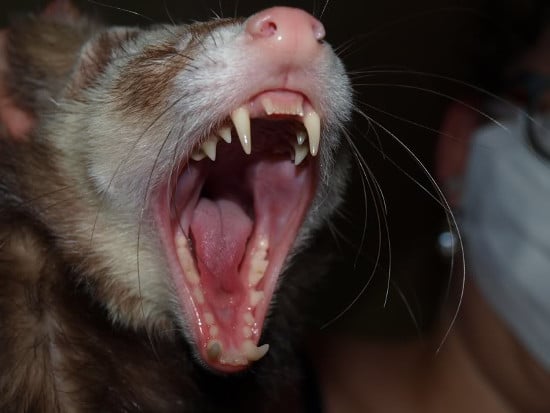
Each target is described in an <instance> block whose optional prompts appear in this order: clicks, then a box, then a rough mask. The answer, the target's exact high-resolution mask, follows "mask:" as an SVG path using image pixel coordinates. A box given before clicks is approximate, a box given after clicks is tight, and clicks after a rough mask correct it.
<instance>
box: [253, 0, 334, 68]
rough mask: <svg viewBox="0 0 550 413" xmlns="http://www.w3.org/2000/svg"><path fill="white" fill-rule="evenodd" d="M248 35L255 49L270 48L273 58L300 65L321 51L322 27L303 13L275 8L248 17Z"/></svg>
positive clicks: (297, 10)
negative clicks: (256, 47)
mask: <svg viewBox="0 0 550 413" xmlns="http://www.w3.org/2000/svg"><path fill="white" fill-rule="evenodd" d="M245 30H246V32H247V33H248V34H249V35H250V36H251V37H252V40H253V43H254V45H255V46H258V47H261V48H263V49H266V48H267V49H269V53H270V54H273V57H272V58H273V59H274V60H276V59H283V60H285V61H289V60H290V61H291V62H292V63H296V64H300V63H302V62H304V61H309V60H311V59H312V58H314V57H315V56H316V55H317V54H318V53H320V52H321V50H322V45H321V41H322V40H323V39H324V37H325V28H324V26H323V24H322V23H321V22H320V21H318V20H317V19H316V18H315V17H313V16H311V15H310V14H308V13H306V12H305V11H303V10H300V9H295V8H290V7H273V8H270V9H267V10H263V11H261V12H259V13H256V14H254V15H253V16H251V17H249V18H248V20H247V21H246V25H245Z"/></svg>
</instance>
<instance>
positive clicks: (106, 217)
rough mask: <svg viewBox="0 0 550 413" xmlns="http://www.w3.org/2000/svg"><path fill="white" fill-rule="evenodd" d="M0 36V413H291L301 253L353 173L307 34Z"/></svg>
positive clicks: (344, 86)
mask: <svg viewBox="0 0 550 413" xmlns="http://www.w3.org/2000/svg"><path fill="white" fill-rule="evenodd" d="M2 36H3V38H2V43H1V44H2V47H1V49H2V50H0V51H1V53H2V54H3V55H4V56H5V59H4V60H5V62H3V64H2V78H3V81H2V84H1V88H0V90H2V91H3V92H2V93H3V94H4V95H5V96H2V102H3V103H2V104H1V105H0V119H2V121H3V125H2V131H1V132H0V134H1V135H2V136H1V139H0V349H1V352H0V372H1V374H0V411H2V412H49V413H51V412H210V411H212V412H217V411H224V412H226V411H239V412H247V411H251V412H268V411H269V412H270V411H281V409H283V408H284V409H286V411H292V408H295V409H296V411H303V410H304V409H303V408H302V401H301V399H302V398H303V397H302V394H301V387H300V386H301V385H302V384H301V383H303V376H304V375H303V374H302V369H301V357H300V355H299V345H298V343H299V342H300V330H301V328H302V325H303V322H302V321H301V320H303V319H304V314H303V312H304V311H305V308H306V303H307V302H308V300H309V298H310V297H309V296H310V293H309V292H310V291H311V288H312V286H313V285H314V284H315V282H316V281H317V280H318V279H319V278H320V277H321V275H322V273H323V268H325V267H326V265H325V264H326V260H327V259H328V258H327V257H326V256H319V255H317V254H316V253H315V251H312V250H311V248H309V245H310V244H311V240H312V239H313V238H314V236H315V234H316V232H317V231H318V230H319V229H320V228H321V227H322V226H323V225H324V224H325V223H326V222H327V220H328V219H329V218H330V217H331V215H332V214H333V212H334V211H335V210H336V209H337V208H338V206H339V204H340V203H341V200H342V192H343V190H344V188H345V184H346V181H347V176H348V170H349V164H350V162H349V150H348V149H347V146H346V144H345V140H346V139H348V137H347V135H346V129H345V128H346V125H347V124H348V122H349V120H350V117H351V112H352V89H351V86H350V81H349V78H348V76H347V75H346V72H345V69H344V66H343V64H342V62H341V60H340V59H339V58H338V57H337V56H336V54H335V53H334V52H333V50H332V49H331V47H330V46H329V45H328V44H327V43H326V42H325V31H324V27H323V25H322V24H321V23H320V22H319V21H318V20H317V19H315V18H314V17H312V16H311V15H309V14H308V13H306V12H305V11H302V10H299V9H293V8H286V7H275V8H271V9H267V10H263V11H260V12H259V13H257V14H254V15H253V16H251V17H249V18H247V19H223V18H216V19H213V20H211V21H207V22H204V23H193V24H188V25H179V26H176V25H156V26H152V27H150V28H147V29H143V28H136V27H104V26H102V25H101V24H99V23H98V22H96V21H93V20H91V19H88V18H87V17H85V16H83V15H82V14H81V13H80V12H79V11H78V10H76V8H75V7H73V6H72V5H71V4H69V3H68V2H67V1H66V0H54V1H53V2H52V3H51V4H50V5H49V6H48V7H47V9H46V10H45V11H44V12H43V13H42V14H41V15H38V16H27V17H24V18H20V19H17V20H15V21H14V22H13V24H12V25H11V26H10V27H9V28H8V30H7V31H5V32H3V35H2ZM14 114H15V115H14ZM14 131H16V132H14ZM17 131H19V132H21V133H18V132H17ZM18 134H20V135H24V136H22V137H19V138H18V139H15V138H14V136H15V135H18Z"/></svg>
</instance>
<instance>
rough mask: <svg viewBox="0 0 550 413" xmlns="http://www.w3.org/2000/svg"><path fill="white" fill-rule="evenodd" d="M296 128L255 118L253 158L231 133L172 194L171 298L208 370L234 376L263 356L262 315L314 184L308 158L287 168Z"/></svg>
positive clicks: (291, 123)
mask: <svg viewBox="0 0 550 413" xmlns="http://www.w3.org/2000/svg"><path fill="white" fill-rule="evenodd" d="M296 127H297V125H296V122H294V121H292V120H288V119H287V120H284V119H282V120H281V119H279V118H278V119H276V120H273V119H271V120H267V119H256V120H253V121H252V136H253V137H254V139H253V147H252V148H253V150H252V154H251V155H246V154H245V153H244V152H243V150H242V148H241V147H240V144H239V141H238V138H237V137H236V136H235V132H234V131H233V134H234V135H233V139H232V143H231V144H227V143H225V142H220V143H219V145H218V154H217V157H216V161H215V162H213V161H211V160H209V159H204V160H201V161H200V162H195V161H190V163H189V164H188V165H187V167H186V168H185V170H184V172H183V173H182V174H181V175H180V177H179V179H178V182H177V186H176V188H175V192H174V195H173V199H172V202H171V216H172V219H171V221H172V222H171V226H172V232H173V237H174V245H175V250H176V255H177V260H178V263H179V266H180V267H181V274H182V280H179V284H180V288H178V292H179V294H180V295H181V297H180V299H181V300H182V301H183V302H184V304H185V306H186V310H187V311H186V312H187V314H188V315H189V314H190V316H189V318H190V319H191V320H188V322H189V323H190V324H192V326H191V327H192V328H193V329H194V334H193V335H194V338H195V340H196V345H197V348H198V350H199V353H200V355H201V358H202V359H203V361H204V362H205V363H206V364H208V365H209V366H210V367H212V368H214V369H216V370H221V371H225V372H231V371H237V370H240V369H242V368H244V367H246V366H247V365H248V364H249V363H250V362H252V361H255V360H257V359H259V358H261V357H262V356H263V355H264V354H265V352H266V351H267V348H266V347H264V346H259V347H258V344H259V340H260V336H261V331H262V327H263V324H264V320H265V315H266V312H267V309H268V306H269V303H270V300H271V296H272V294H273V291H274V289H275V287H276V283H277V278H278V275H279V273H280V272H281V270H282V266H283V264H284V261H285V258H286V256H287V254H288V252H289V250H290V249H291V247H292V244H293V243H294V239H295V237H296V234H297V232H298V229H299V227H300V225H301V222H302V220H303V217H304V215H305V213H306V210H307V208H308V206H309V204H310V202H311V199H312V198H313V194H314V188H315V183H316V167H315V162H314V161H313V160H311V159H306V160H305V161H304V162H303V163H302V164H300V165H299V166H296V165H295V164H294V162H292V159H291V156H290V154H291V152H292V151H291V148H292V145H291V143H290V142H291V140H292V139H294V140H295V139H296ZM177 284H178V282H177Z"/></svg>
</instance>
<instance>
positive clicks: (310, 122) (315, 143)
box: [304, 111, 321, 156]
mask: <svg viewBox="0 0 550 413" xmlns="http://www.w3.org/2000/svg"><path fill="white" fill-rule="evenodd" d="M304 126H305V127H306V130H307V134H308V138H309V151H310V152H311V155H312V156H315V155H317V152H319V141H320V140H321V119H320V118H319V115H318V114H317V112H315V111H311V112H309V113H307V114H306V115H305V116H304Z"/></svg>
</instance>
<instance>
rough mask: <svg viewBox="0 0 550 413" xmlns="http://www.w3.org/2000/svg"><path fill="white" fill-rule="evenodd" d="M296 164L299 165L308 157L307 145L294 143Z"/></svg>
mask: <svg viewBox="0 0 550 413" xmlns="http://www.w3.org/2000/svg"><path fill="white" fill-rule="evenodd" d="M294 153H295V155H294V165H296V166H298V165H300V164H301V163H302V161H303V160H304V159H306V156H307V153H308V149H307V146H305V145H298V144H296V143H295V144H294Z"/></svg>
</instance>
